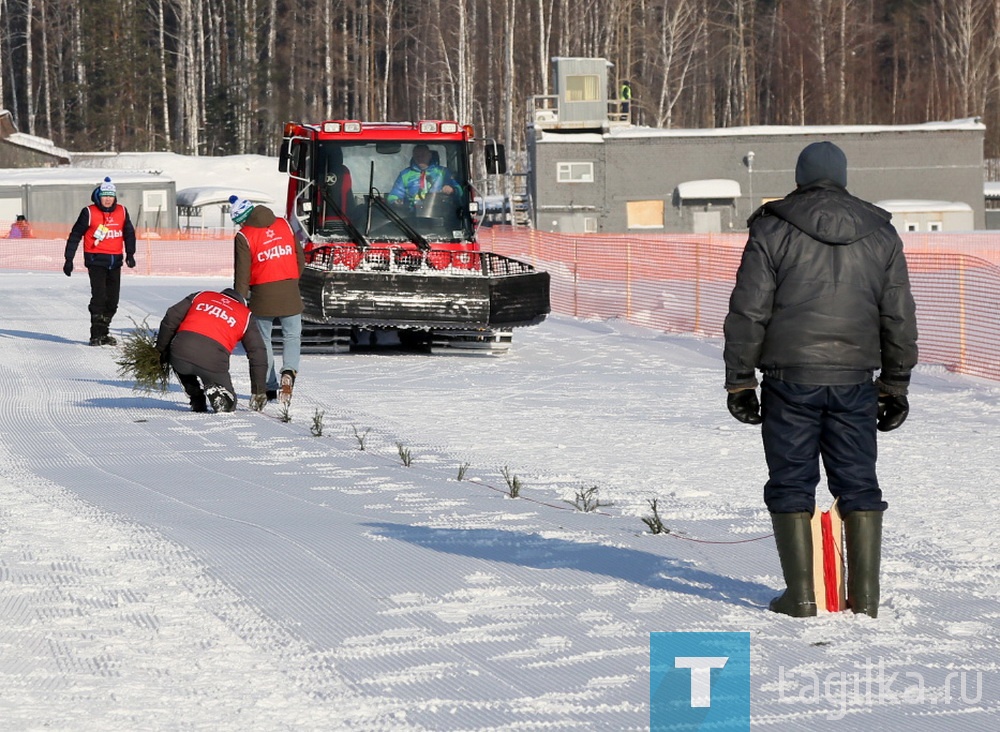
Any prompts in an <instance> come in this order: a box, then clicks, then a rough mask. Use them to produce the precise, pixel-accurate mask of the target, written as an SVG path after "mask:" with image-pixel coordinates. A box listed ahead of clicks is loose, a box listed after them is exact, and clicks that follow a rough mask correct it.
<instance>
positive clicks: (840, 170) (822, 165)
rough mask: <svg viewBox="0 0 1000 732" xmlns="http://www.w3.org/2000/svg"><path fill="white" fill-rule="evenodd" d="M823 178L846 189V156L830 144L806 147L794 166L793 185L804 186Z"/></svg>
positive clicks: (824, 143) (822, 143)
mask: <svg viewBox="0 0 1000 732" xmlns="http://www.w3.org/2000/svg"><path fill="white" fill-rule="evenodd" d="M824 178H825V179H827V180H832V181H833V182H834V183H836V184H837V185H839V186H842V187H844V188H847V156H846V155H844V151H843V150H841V149H840V148H839V147H837V146H836V145H834V144H833V143H832V142H814V143H812V144H811V145H806V147H805V148H804V149H803V150H802V152H801V153H799V161H798V162H797V163H796V164H795V185H797V186H804V185H807V184H809V183H813V182H815V181H818V180H822V179H824Z"/></svg>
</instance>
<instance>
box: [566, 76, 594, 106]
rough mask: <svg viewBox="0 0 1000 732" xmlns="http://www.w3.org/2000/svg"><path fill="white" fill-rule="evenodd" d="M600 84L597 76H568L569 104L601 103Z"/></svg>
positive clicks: (567, 94) (567, 99) (567, 96)
mask: <svg viewBox="0 0 1000 732" xmlns="http://www.w3.org/2000/svg"><path fill="white" fill-rule="evenodd" d="M600 99H601V96H600V84H599V81H598V77H597V75H596V74H595V75H587V76H567V77H566V98H565V100H564V101H567V102H597V101H600Z"/></svg>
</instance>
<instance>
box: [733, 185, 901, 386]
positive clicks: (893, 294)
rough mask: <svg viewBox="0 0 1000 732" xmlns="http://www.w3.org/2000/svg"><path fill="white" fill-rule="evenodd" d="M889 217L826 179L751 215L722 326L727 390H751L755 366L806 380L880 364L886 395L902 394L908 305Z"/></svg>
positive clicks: (861, 376) (868, 370)
mask: <svg viewBox="0 0 1000 732" xmlns="http://www.w3.org/2000/svg"><path fill="white" fill-rule="evenodd" d="M890 218H891V216H890V214H889V213H888V212H886V211H884V210H882V209H881V208H879V207H877V206H875V205H873V204H870V203H868V202H866V201H863V200H861V199H860V198H855V197H854V196H852V195H851V194H849V193H848V192H847V191H846V190H845V189H844V188H842V187H840V186H839V185H837V184H836V183H833V182H832V181H825V180H824V181H817V182H815V183H812V184H809V185H808V186H804V187H800V188H798V189H796V190H795V191H793V192H792V193H790V194H789V195H787V196H786V197H785V198H783V199H781V200H779V201H771V202H770V203H767V204H765V205H763V206H762V207H761V208H760V209H758V210H757V211H756V212H755V213H754V215H753V216H751V218H750V222H749V225H750V236H749V239H748V241H747V245H746V248H745V249H744V251H743V260H742V262H741V263H740V268H739V271H738V272H737V275H736V286H735V288H734V289H733V292H732V295H731V297H730V300H729V314H728V315H727V316H726V322H725V338H726V343H725V353H724V358H725V362H726V388H727V389H734V388H741V387H752V386H756V384H757V380H756V377H755V371H754V370H755V369H760V370H761V371H763V372H764V374H765V375H767V376H770V377H773V378H777V379H780V380H782V381H788V382H791V383H797V384H812V385H837V384H860V383H863V382H864V381H866V380H870V379H871V377H872V375H873V373H874V371H875V370H876V369H881V375H880V377H879V380H880V382H881V383H880V386H881V387H882V388H883V390H884V391H888V392H891V393H896V394H905V393H906V388H907V384H908V383H909V379H910V371H911V370H912V369H913V367H914V366H915V365H916V363H917V324H916V308H915V306H914V302H913V295H912V294H911V292H910V281H909V275H908V272H907V268H906V260H905V259H904V257H903V243H902V241H901V240H900V238H899V235H898V234H897V233H896V230H895V229H894V228H893V227H892V225H891V224H890V223H889V221H890Z"/></svg>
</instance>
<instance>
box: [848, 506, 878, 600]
mask: <svg viewBox="0 0 1000 732" xmlns="http://www.w3.org/2000/svg"><path fill="white" fill-rule="evenodd" d="M844 533H845V534H846V537H845V538H846V540H847V605H848V607H850V608H851V610H853V611H854V612H855V613H864V614H865V615H868V616H870V617H873V618H877V617H878V602H879V594H880V593H879V571H880V569H881V565H882V512H881V511H852V512H851V513H849V514H847V516H845V517H844Z"/></svg>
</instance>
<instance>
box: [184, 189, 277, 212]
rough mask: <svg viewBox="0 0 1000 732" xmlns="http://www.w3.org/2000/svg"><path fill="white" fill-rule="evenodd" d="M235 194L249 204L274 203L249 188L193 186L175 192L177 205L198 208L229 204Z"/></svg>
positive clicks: (259, 192)
mask: <svg viewBox="0 0 1000 732" xmlns="http://www.w3.org/2000/svg"><path fill="white" fill-rule="evenodd" d="M234 193H235V194H237V195H239V196H240V197H242V198H245V199H247V200H248V201H250V203H264V204H267V203H274V198H273V197H272V196H269V195H268V194H266V193H263V192H262V191H254V190H250V189H249V188H232V187H230V186H194V187H192V188H182V189H181V190H179V191H177V205H178V206H190V207H191V208H200V207H201V206H211V205H213V204H218V203H229V197H230V196H231V195H233V194H234Z"/></svg>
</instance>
